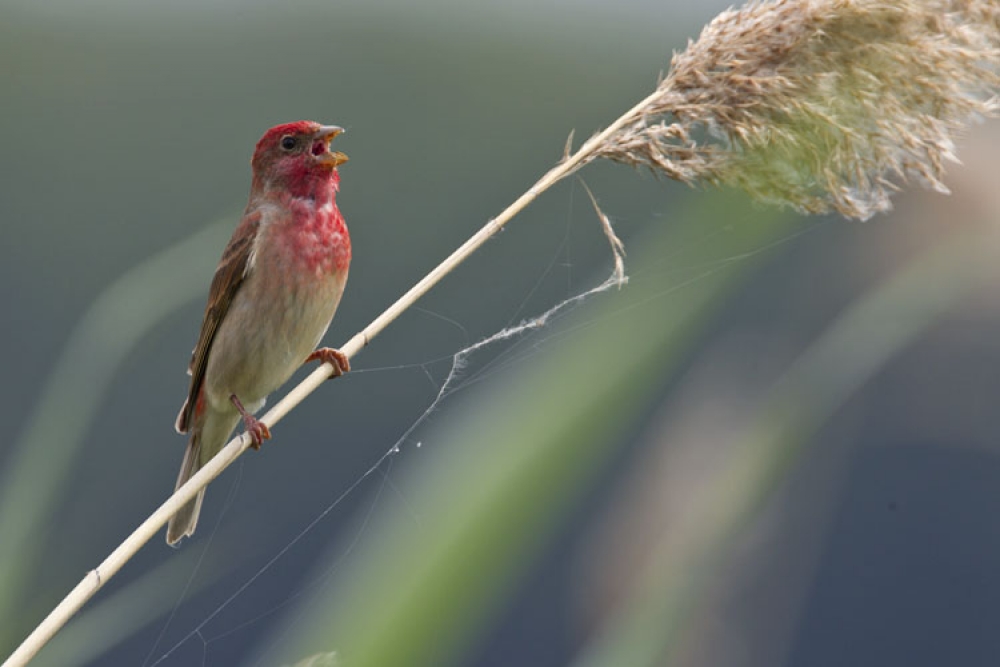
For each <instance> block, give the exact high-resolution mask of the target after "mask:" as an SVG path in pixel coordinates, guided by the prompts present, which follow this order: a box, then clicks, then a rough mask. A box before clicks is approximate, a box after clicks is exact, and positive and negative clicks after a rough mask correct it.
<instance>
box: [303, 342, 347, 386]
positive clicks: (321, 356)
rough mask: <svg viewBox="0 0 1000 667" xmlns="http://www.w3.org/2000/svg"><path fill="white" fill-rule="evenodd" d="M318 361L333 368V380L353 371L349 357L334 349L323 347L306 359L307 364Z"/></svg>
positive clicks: (331, 377)
mask: <svg viewBox="0 0 1000 667" xmlns="http://www.w3.org/2000/svg"><path fill="white" fill-rule="evenodd" d="M317 360H318V361H320V362H322V363H324V364H330V365H331V366H333V371H332V372H331V373H330V379H331V380H332V379H333V378H337V377H340V376H341V375H343V374H344V373H347V372H349V371H350V370H351V362H350V361H348V359H347V355H346V354H344V353H343V352H341V351H340V350H335V349H333V348H332V347H321V348H319V349H318V350H316V351H315V352H313V353H312V354H310V355H309V356H308V357H306V363H308V362H310V361H317Z"/></svg>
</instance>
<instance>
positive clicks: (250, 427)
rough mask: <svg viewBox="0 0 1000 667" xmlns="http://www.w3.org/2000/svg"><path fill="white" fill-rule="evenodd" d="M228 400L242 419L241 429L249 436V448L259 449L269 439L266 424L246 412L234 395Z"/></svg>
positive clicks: (269, 430)
mask: <svg viewBox="0 0 1000 667" xmlns="http://www.w3.org/2000/svg"><path fill="white" fill-rule="evenodd" d="M229 400H230V401H232V402H233V405H235V406H236V409H237V410H239V412H240V415H241V416H242V417H243V428H245V429H246V432H247V433H249V434H250V446H251V447H253V448H254V449H260V443H262V442H264V441H265V440H270V439H271V429H269V428H268V427H267V424H265V423H264V422H262V421H260V420H259V419H257V418H256V417H254V416H253V415H252V414H250V413H249V412H247V410H246V408H244V407H243V404H242V403H240V399H239V398H237V397H236V394H233V395H232V396H230V397H229Z"/></svg>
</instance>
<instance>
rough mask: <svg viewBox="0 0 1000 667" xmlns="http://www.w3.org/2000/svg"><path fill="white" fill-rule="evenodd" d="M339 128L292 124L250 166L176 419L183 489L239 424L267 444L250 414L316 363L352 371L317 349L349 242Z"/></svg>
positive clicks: (177, 520) (178, 530)
mask: <svg viewBox="0 0 1000 667" xmlns="http://www.w3.org/2000/svg"><path fill="white" fill-rule="evenodd" d="M343 131H344V130H343V128H341V127H338V126H336V125H321V124H319V123H317V122H314V121H305V120H303V121H296V122H293V123H285V124H282V125H277V126H275V127H272V128H271V129H269V130H268V131H267V132H265V133H264V135H263V136H262V137H261V138H260V140H259V141H258V142H257V145H256V148H255V150H254V154H253V158H252V160H251V162H250V165H251V169H252V172H253V179H252V181H251V185H250V198H249V201H248V203H247V206H246V209H245V211H244V213H243V217H242V219H241V220H240V222H239V224H238V225H237V227H236V229H235V231H234V232H233V235H232V237H231V238H230V239H229V243H228V244H227V245H226V248H225V250H224V251H223V253H222V259H221V260H220V262H219V266H218V268H217V269H216V271H215V275H214V277H213V279H212V283H211V286H210V288H209V294H208V304H207V305H206V307H205V314H204V318H203V320H202V324H201V333H200V334H199V336H198V342H197V345H196V346H195V348H194V352H193V353H192V355H191V362H190V365H189V366H188V374H189V375H190V376H191V379H190V385H189V388H188V395H187V400H185V402H184V406H183V407H182V408H181V411H180V414H179V415H178V416H177V422H176V424H175V428H176V430H177V432H178V433H187V434H188V443H187V449H186V450H185V452H184V459H183V462H182V463H181V469H180V473H179V475H178V476H177V485H176V487H175V490H176V489H179V488H180V487H181V486H182V485H183V484H184V483H185V482H186V481H187V480H188V479H190V478H191V476H192V475H194V474H195V473H196V472H198V470H199V469H201V467H202V466H204V465H205V464H206V463H208V461H210V460H211V459H212V457H213V456H215V455H216V454H217V453H218V452H219V450H221V449H222V447H223V446H224V445H225V444H226V442H227V441H228V440H229V437H230V434H231V433H232V432H233V430H234V429H235V428H236V426H237V425H238V424H239V422H240V421H241V420H242V422H243V425H244V428H245V430H246V432H247V433H248V434H249V435H250V439H251V446H252V447H253V448H254V449H260V446H261V443H262V442H263V441H264V440H266V439H268V438H270V437H271V434H270V431H269V429H268V428H267V425H266V424H264V423H263V422H260V421H258V420H257V418H256V417H254V413H256V412H257V411H258V410H260V409H261V408H262V407H263V406H264V402H265V400H266V398H267V395H268V394H270V393H271V392H272V391H274V390H275V389H277V388H278V387H280V386H281V385H282V384H284V383H285V381H287V380H288V378H289V377H291V375H292V373H294V372H295V370H296V369H297V368H299V366H301V365H302V364H303V363H306V362H309V361H316V360H318V361H321V362H324V363H329V364H330V365H331V366H332V367H333V371H332V372H331V378H333V377H337V376H339V375H342V374H344V373H346V372H348V371H349V370H350V363H349V361H348V359H347V356H346V355H344V354H343V353H342V352H340V351H339V350H336V349H333V348H328V347H323V348H319V349H317V348H316V346H317V345H318V344H319V342H320V340H321V339H322V338H323V336H324V335H325V333H326V330H327V328H328V327H329V326H330V322H331V320H332V319H333V315H334V313H335V312H336V310H337V306H338V304H339V303H340V299H341V296H342V295H343V293H344V287H345V285H346V283H347V273H348V269H349V267H350V263H351V239H350V235H349V234H348V231H347V226H346V224H345V223H344V218H343V216H342V215H341V213H340V209H339V208H338V207H337V193H338V191H339V189H340V173H339V171H338V167H339V166H340V165H341V164H343V163H344V162H347V156H346V155H345V154H343V153H340V152H337V151H333V150H331V148H330V144H331V142H332V141H333V139H334V138H336V137H337V136H338V135H340V134H341V133H342V132H343ZM204 496H205V489H204V488H202V489H201V490H200V491H199V492H198V495H197V497H196V498H194V499H193V500H191V501H190V502H188V503H187V504H185V505H184V506H183V507H182V508H181V509H180V510H179V511H178V512H177V513H176V514H174V516H173V517H172V518H171V519H170V520H169V522H168V524H167V536H166V539H167V543H168V544H170V545H175V544H176V543H177V542H179V541H180V540H181V539H182V538H184V537H185V536H190V535H192V534H193V533H194V531H195V527H196V526H197V524H198V515H199V513H200V511H201V505H202V501H203V499H204Z"/></svg>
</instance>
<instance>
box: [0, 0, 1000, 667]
mask: <svg viewBox="0 0 1000 667" xmlns="http://www.w3.org/2000/svg"><path fill="white" fill-rule="evenodd" d="M725 4H726V3H722V2H701V3H681V2H666V1H664V2H646V1H639V0H632V1H631V2H619V3H597V2H579V1H577V2H569V1H565V0H562V1H559V0H535V1H534V2H530V3H529V2H523V1H516V2H505V3H491V4H485V3H461V2H453V1H451V0H437V1H436V2H424V3H403V2H388V1H383V2H367V3H362V2H343V3H319V2H293V3H286V4H284V5H281V6H280V7H279V6H277V5H274V6H271V5H270V3H263V2H235V1H231V2H219V3H212V4H207V5H203V4H201V3H193V2H182V3H151V2H150V3H126V2H118V1H115V0H104V1H103V2H85V3H71V2H44V3H28V2H6V3H3V4H2V5H0V95H2V105H0V109H2V111H0V138H2V146H3V148H2V149H0V173H2V175H3V178H2V180H0V253H2V255H0V259H2V261H0V304H2V312H3V327H2V328H0V368H2V371H3V375H4V377H5V378H6V381H5V382H3V383H0V420H2V423H3V424H4V432H5V437H4V439H3V441H2V444H0V466H2V468H0V654H4V655H6V653H8V652H9V651H10V650H12V649H13V647H14V646H16V644H17V642H19V641H20V640H21V639H22V638H23V637H24V636H25V635H26V633H27V632H28V631H29V630H30V629H31V628H32V627H34V626H35V625H36V624H37V623H38V622H39V621H40V620H41V618H42V617H44V615H45V614H46V613H47V612H48V611H49V610H50V609H51V608H52V606H54V605H55V604H56V603H57V602H58V601H59V599H61V598H62V596H63V595H64V594H65V593H66V592H67V591H69V589H70V588H72V586H73V585H75V584H76V583H77V581H78V580H79V579H80V578H81V577H82V576H83V574H84V573H85V572H86V571H87V570H88V569H89V568H92V567H94V566H95V565H96V564H97V563H99V562H100V561H101V560H102V559H103V558H104V557H105V556H106V555H107V554H108V553H109V552H110V551H111V549H112V548H113V547H114V546H116V545H117V544H118V543H119V542H120V540H121V539H123V538H124V537H125V536H126V535H127V534H128V533H129V532H130V531H131V530H132V528H133V527H135V526H136V525H137V524H138V523H139V522H140V521H141V520H142V519H143V518H144V517H145V516H147V515H148V514H149V513H150V512H151V511H152V510H153V509H154V508H155V507H156V506H157V505H158V504H159V503H160V502H161V501H162V500H163V499H164V498H165V497H166V496H167V495H168V494H169V492H170V491H171V489H172V488H173V483H174V479H175V476H176V470H177V467H178V465H179V463H180V458H181V454H182V451H183V439H182V438H181V437H180V436H177V435H176V434H174V433H173V430H172V424H173V419H174V416H175V414H176V410H177V409H178V408H179V407H180V403H181V402H182V400H183V397H184V393H185V391H186V384H187V378H186V376H185V374H184V369H185V367H186V364H187V361H188V356H189V354H190V349H191V347H192V345H193V343H194V340H195V336H196V334H197V328H198V326H199V323H200V319H201V311H202V308H203V304H204V298H205V294H206V292H207V287H208V283H209V280H210V277H211V274H212V271H213V269H214V266H215V262H216V261H217V258H218V256H219V254H220V253H221V249H222V246H223V245H224V243H225V240H226V238H227V237H228V234H229V232H230V230H231V228H232V226H233V224H234V223H235V220H236V219H237V217H238V215H239V212H240V210H241V208H242V205H243V203H244V201H245V197H246V190H247V187H248V184H249V166H248V160H249V157H250V154H251V151H252V148H253V144H254V142H255V141H256V139H257V138H258V136H259V135H260V134H261V133H262V132H263V131H264V130H265V129H266V128H267V127H269V126H271V125H273V124H276V123H278V122H284V121H288V120H294V119H299V118H312V119H316V120H320V121H324V122H334V123H338V124H341V125H343V126H345V127H347V128H348V133H347V134H346V135H345V136H344V137H342V138H340V139H338V144H339V148H340V149H341V150H344V151H345V152H347V153H348V154H349V155H350V156H351V161H350V163H349V164H347V165H346V166H345V167H343V168H342V176H343V184H342V194H341V197H340V205H341V208H342V210H343V211H344V213H345V215H346V217H347V220H348V223H349V225H350V228H351V232H352V237H353V239H354V251H355V259H354V264H353V266H352V270H351V279H350V282H349V285H348V289H347V293H346V296H345V298H344V301H343V303H342V306H341V309H340V312H339V313H338V315H337V317H336V319H335V322H334V325H333V327H332V328H331V331H330V333H329V335H328V337H327V339H326V343H327V344H330V345H337V344H340V343H343V342H344V341H346V340H347V338H349V337H350V335H352V334H353V333H354V332H356V331H358V330H360V329H361V328H362V327H363V326H364V325H365V324H367V323H368V322H369V321H370V320H371V319H372V318H373V317H375V316H376V315H377V314H378V313H379V312H381V311H382V310H383V309H384V308H385V307H386V306H388V305H389V304H390V303H391V301H392V300H394V299H395V298H396V297H397V296H399V295H400V294H402V292H403V291H405V289H406V288H408V287H409V286H410V285H411V284H412V283H413V282H414V281H415V280H417V279H418V278H419V277H420V276H422V275H423V274H424V273H425V272H426V271H427V270H429V269H430V268H431V267H432V266H433V265H435V264H436V263H437V262H438V261H439V260H440V259H441V258H443V257H444V256H445V255H446V254H447V253H448V252H450V251H451V250H452V249H453V248H454V247H456V246H457V245H458V244H460V243H461V242H462V241H463V240H464V239H465V238H467V237H468V236H469V235H470V234H471V233H473V232H474V231H475V230H476V229H477V228H478V227H479V226H480V225H481V224H483V223H484V222H485V221H486V220H487V219H489V217H490V216H491V215H495V214H496V213H497V212H499V211H500V210H501V209H502V208H503V206H505V205H506V204H507V203H509V202H510V201H512V200H513V199H514V198H515V197H516V196H517V195H518V194H519V193H520V192H522V191H523V190H524V189H525V188H527V187H528V186H530V184H531V183H532V182H533V181H534V180H535V179H536V178H537V177H538V176H539V175H540V174H541V173H543V172H544V171H545V170H546V169H548V167H549V166H551V165H552V164H553V163H554V162H555V161H556V160H558V158H559V157H560V155H561V152H562V149H563V144H564V142H565V140H566V136H567V135H568V133H569V132H570V130H572V129H574V128H575V130H576V137H577V141H579V140H580V139H581V138H584V137H586V136H588V135H589V134H590V133H591V132H592V131H594V130H596V129H598V128H599V127H601V126H603V125H604V124H606V123H608V122H610V121H611V120H612V119H613V118H615V117H616V116H617V115H618V114H619V113H620V112H621V111H623V110H624V109H625V108H627V107H628V106H630V105H631V104H632V103H633V102H634V101H635V100H637V99H639V98H641V97H642V96H644V95H645V94H646V92H647V91H648V90H649V89H650V88H651V87H652V86H653V85H654V84H655V82H656V80H657V76H658V75H659V73H660V72H662V71H663V70H664V69H665V68H666V67H667V64H668V62H669V57H670V54H671V52H672V51H673V50H674V49H682V48H683V47H684V45H685V43H686V39H688V38H689V37H694V36H696V35H697V32H698V30H699V29H700V26H701V25H702V24H704V23H705V22H707V21H708V20H710V18H711V17H712V16H713V15H714V14H715V13H716V12H717V11H719V10H720V9H722V8H723V7H724V6H725ZM998 149H1000V126H998V124H997V123H996V122H994V123H992V124H991V123H985V124H982V125H980V126H978V127H976V128H974V129H973V131H972V133H971V134H970V136H969V137H967V138H966V140H964V141H963V142H962V145H961V146H960V149H959V154H960V156H961V157H962V159H963V162H964V165H962V166H957V165H956V166H955V167H954V168H953V169H952V170H951V172H950V178H949V185H950V186H951V187H952V189H953V194H952V196H950V197H944V196H941V195H936V194H930V193H925V192H920V191H908V192H906V193H904V194H902V195H901V196H900V197H898V198H897V200H896V203H897V207H896V210H895V212H893V213H892V214H891V215H886V216H880V217H878V218H876V219H874V220H872V221H871V222H869V223H865V224H860V223H854V222H847V221H844V220H841V219H837V218H804V217H800V216H796V215H793V214H791V213H788V212H780V211H773V210H766V209H762V208H759V207H755V206H753V205H751V204H749V202H748V201H747V200H746V199H745V198H744V197H743V196H742V195H740V194H739V193H732V192H718V191H713V190H707V191H692V190H690V189H687V188H683V187H680V186H677V185H675V184H672V183H665V182H660V181H657V180H656V179H654V178H652V177H650V176H648V175H646V174H642V173H638V172H633V171H631V170H629V169H627V168H623V167H616V166H612V165H594V166H593V167H590V168H588V169H587V170H585V172H584V173H583V176H584V178H585V179H586V181H587V183H588V185H589V186H590V187H591V188H592V189H593V190H594V192H595V194H596V196H597V197H598V199H599V200H600V202H601V205H602V207H603V208H604V210H605V211H606V212H607V213H608V214H609V215H610V216H611V218H612V219H613V221H614V222H615V225H616V229H617V230H618V232H619V234H620V235H621V237H622V238H623V240H624V241H625V245H626V248H627V250H628V252H629V256H628V262H627V271H628V273H629V276H630V282H629V284H628V286H627V287H625V288H624V289H621V290H612V291H609V292H605V293H602V294H599V295H595V296H593V297H591V298H590V299H588V300H587V301H586V302H584V303H583V304H582V305H578V306H576V307H573V308H568V309H566V310H565V311H561V312H560V314H559V317H557V318H555V319H554V321H553V322H551V323H550V325H549V326H547V327H545V328H544V329H542V330H539V331H535V332H530V333H528V334H526V335H524V336H521V337H517V338H515V339H514V340H512V341H508V342H507V343H503V344H497V345H494V346H490V347H488V348H486V349H484V350H482V351H480V352H477V353H476V354H474V355H472V356H470V357H469V358H467V359H464V361H465V362H466V364H465V367H464V369H463V370H462V372H461V373H460V374H458V375H457V376H455V377H453V378H451V380H450V381H449V383H448V385H447V387H446V390H445V391H444V392H441V387H442V383H443V382H444V381H445V379H446V378H448V377H449V374H450V370H451V368H452V362H453V355H455V354H456V353H458V352H459V351H460V350H462V349H463V348H464V347H466V346H468V345H470V344H472V343H474V342H476V341H478V340H480V339H482V338H484V337H486V336H489V335H490V334H492V333H494V332H496V331H498V330H501V329H503V328H504V327H506V326H510V325H512V324H517V323H518V322H520V321H521V320H523V319H524V318H527V317H531V316H533V315H537V314H539V313H541V312H544V311H546V310H547V309H549V308H551V307H552V306H554V305H555V304H557V303H559V302H561V301H562V300H563V299H566V298H569V297H572V296H573V295H576V294H579V293H581V292H583V291H585V290H587V289H589V288H591V287H593V286H594V285H597V284H599V283H600V282H601V281H603V280H604V279H605V277H606V276H607V275H608V274H609V272H610V270H611V256H610V253H609V251H608V249H607V244H606V242H605V241H604V239H603V237H602V235H601V233H600V231H599V228H598V224H597V220H596V217H595V215H594V213H593V211H592V209H591V208H590V204H589V203H588V201H587V199H586V196H585V194H584V192H583V189H582V187H581V186H580V185H579V183H578V182H576V181H571V182H570V181H568V182H566V183H563V184H562V185H560V186H559V187H557V188H555V189H554V190H553V191H551V192H550V193H548V194H546V195H545V196H544V197H543V198H542V199H541V200H540V201H539V202H537V203H536V204H535V205H533V206H532V207H531V208H530V209H529V210H528V211H527V212H525V213H524V214H523V215H522V216H520V217H519V218H518V219H516V220H515V221H514V222H513V223H512V224H511V225H510V227H509V229H508V230H506V231H505V232H504V233H503V234H502V235H500V237H499V238H498V239H496V240H494V241H492V242H491V243H490V244H489V245H488V246H487V247H486V248H484V249H483V250H482V251H481V252H479V253H478V254H477V255H476V256H475V257H473V258H472V260H471V261H470V262H469V263H468V264H467V265H466V266H464V267H462V268H461V269H460V270H459V271H458V272H457V273H456V274H455V275H453V276H451V277H449V278H448V279H447V280H445V282H444V283H443V284H442V285H440V286H439V287H438V288H436V289H435V290H434V291H433V292H432V293H431V294H429V295H428V296H427V297H426V298H425V299H424V300H423V301H422V302H421V303H420V307H419V308H416V309H413V310H411V311H410V312H408V313H407V314H406V315H405V316H404V317H403V318H402V319H401V320H400V321H399V322H397V323H395V324H394V325H392V326H391V327H390V328H389V329H388V330H387V331H386V332H385V333H384V334H383V335H382V336H381V337H379V338H378V339H376V340H375V341H374V342H373V344H372V345H371V346H370V347H369V348H367V349H366V350H365V351H364V352H363V354H362V355H360V356H359V357H358V358H357V359H356V360H355V368H356V371H355V372H354V373H352V374H350V375H349V376H347V377H345V378H343V379H340V380H338V381H337V382H335V383H330V384H329V385H328V386H325V387H323V388H322V389H321V390H320V391H319V392H317V393H316V394H315V395H314V396H312V397H311V398H310V399H309V400H308V401H307V402H306V403H305V404H303V405H302V406H301V407H300V408H299V409H297V410H296V411H295V412H294V413H293V414H292V415H290V417H289V418H288V419H286V421H284V422H283V423H282V424H281V425H280V427H278V428H277V429H275V438H274V440H273V441H272V442H271V443H269V444H268V445H267V446H266V447H265V448H264V449H263V450H262V451H261V452H260V453H250V454H248V455H247V456H245V457H243V458H242V459H241V460H240V461H239V462H238V463H237V464H236V465H234V466H233V467H232V468H231V469H230V470H228V471H227V472H226V473H225V474H224V475H223V476H222V477H221V478H220V479H219V480H217V481H216V482H215V483H213V485H212V487H211V489H210V491H209V494H208V497H207V503H206V506H205V509H204V513H203V516H202V522H201V525H200V527H199V530H198V533H197V534H196V536H195V537H194V539H192V540H189V541H188V542H187V543H185V544H184V545H183V546H182V547H181V548H180V549H178V550H172V549H170V548H168V547H167V546H166V545H165V544H164V543H163V541H162V539H161V538H157V539H156V540H154V541H153V542H152V543H150V544H149V545H148V546H146V547H145V548H144V549H143V550H142V552H141V553H140V554H139V555H138V556H137V557H136V558H135V559H134V560H133V561H132V562H130V563H129V564H128V565H127V566H126V567H125V569H124V570H123V571H122V572H121V573H120V574H119V576H118V577H116V578H115V579H114V580H112V581H111V582H110V583H109V584H108V585H107V586H105V588H104V589H103V590H102V591H101V592H100V593H99V594H98V595H97V596H96V597H95V599H94V600H92V601H91V603H89V604H88V605H87V607H86V608H85V609H84V611H83V612H82V613H81V614H80V615H79V616H78V617H77V618H76V619H75V620H74V621H72V622H71V623H70V625H68V626H67V627H66V628H65V629H64V630H63V631H62V632H61V633H60V634H59V635H58V636H57V637H56V639H55V640H54V641H53V642H52V643H51V644H50V645H49V646H48V647H47V648H46V649H44V651H43V652H42V653H41V654H40V655H39V656H38V658H37V659H36V661H35V663H34V664H38V665H153V664H157V665H164V666H167V665H202V664H204V665H292V664H303V665H305V664H311V665H331V664H342V665H380V666H385V665H482V666H499V665H530V666H549V665H552V666H555V665H577V666H598V665H615V666H623V665H627V666H640V665H727V666H728V665H731V666H734V667H735V666H740V667H744V666H745V667H752V666H754V667H755V666H760V667H763V666H765V665H767V666H774V665H785V666H788V667H792V666H799V665H809V666H810V667H817V666H823V665H831V666H833V665H837V666H840V665H855V666H861V665H894V664H900V665H902V664H905V665H910V666H922V665H928V666H929V665H935V666H937V665H942V664H956V665H963V666H966V667H968V666H973V665H995V664H996V656H997V655H1000V634H998V633H996V631H995V628H996V626H997V622H998V621H1000V611H998V608H1000V607H998V605H997V600H998V598H1000V574H998V569H997V567H996V563H997V562H998V561H1000V524H998V522H997V521H996V519H995V517H996V508H997V507H998V505H1000V483H998V482H1000V460H998V457H997V454H998V448H997V436H996V433H997V424H998V416H997V415H998V414H1000V411H998V408H997V404H998V397H1000V373H998V372H997V370H996V369H997V368H998V363H1000V346H998V343H997V341H998V339H1000V299H998V297H997V294H998V291H997V289H996V285H997V279H998V278H1000V262H998V261H997V259H996V258H997V256H998V251H1000V237H998V229H997V226H998V222H1000V220H998V216H1000V213H998V212H1000V195H998V192H997V188H996V176H995V174H996V173H997V171H996V170H997V169H998V166H1000V165H998V162H997V157H996V156H997V155H998ZM439 393H442V394H443V398H442V400H440V401H437V402H436V401H435V399H436V397H437V396H438V395H439ZM429 408H431V409H430V410H428V409H429ZM418 420H421V421H419V423H418ZM414 425H416V427H415V428H413V429H412V430H411V427H414ZM397 446H398V452H395V451H394V450H395V448H397ZM334 655H336V656H339V658H335V657H334ZM338 659H339V663H337V660H338Z"/></svg>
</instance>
